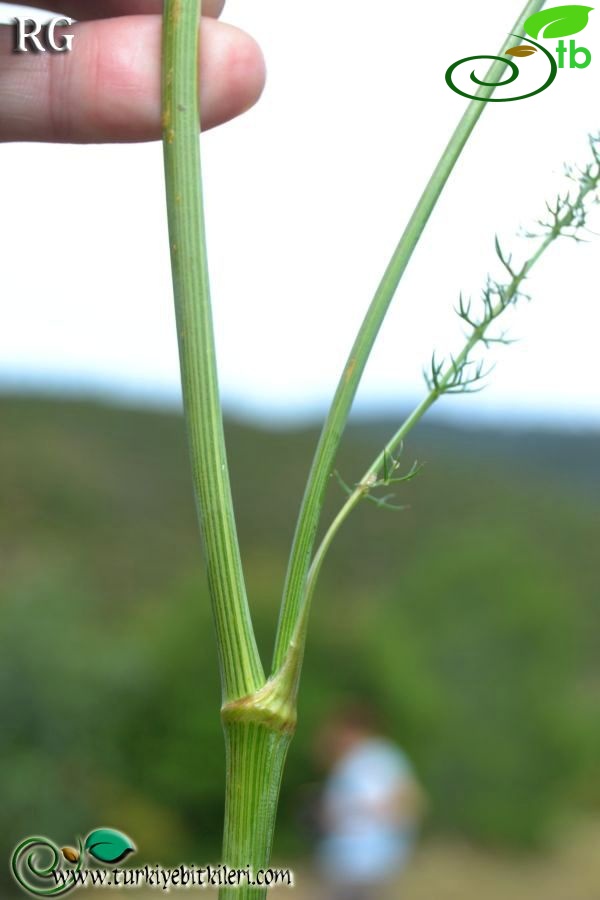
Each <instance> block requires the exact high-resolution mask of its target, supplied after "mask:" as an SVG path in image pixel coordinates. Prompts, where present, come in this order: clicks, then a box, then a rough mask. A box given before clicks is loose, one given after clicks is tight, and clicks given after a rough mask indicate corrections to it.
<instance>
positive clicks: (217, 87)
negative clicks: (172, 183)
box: [0, 0, 265, 143]
mask: <svg viewBox="0 0 600 900" xmlns="http://www.w3.org/2000/svg"><path fill="white" fill-rule="evenodd" d="M26 4H27V5H28V6H31V7H38V8H41V9H44V10H47V9H50V10H54V11H56V12H57V13H60V14H62V15H67V16H69V17H70V18H73V19H77V20H78V21H77V22H76V23H75V24H73V25H69V26H67V27H64V28H59V29H57V37H60V36H61V35H62V34H73V35H74V39H73V44H72V50H71V51H70V52H68V53H34V52H28V53H14V52H13V45H14V40H15V38H14V29H13V27H12V26H11V25H0V140H1V141H55V142H56V141H69V142H71V143H89V142H93V143H102V142H118V141H151V140H157V139H158V138H160V136H161V110H160V106H161V104H160V93H161V89H160V82H161V75H160V67H161V33H162V18H161V14H162V11H163V0H39V2H38V0H26ZM224 5H225V0H203V3H202V15H203V20H202V31H201V35H202V46H201V53H200V71H199V82H200V107H201V110H202V127H203V128H205V129H206V128H212V127H213V126H215V125H219V124H221V123H222V122H226V121H227V120H229V119H232V118H234V116H237V115H239V114H240V113H242V112H244V111H245V110H247V109H249V107H250V106H252V105H253V104H254V103H255V102H256V101H257V100H258V98H259V96H260V94H261V91H262V88H263V85H264V80H265V66H264V62H263V58H262V54H261V52H260V49H259V48H258V46H257V44H256V42H255V41H254V40H253V39H252V38H251V37H249V36H248V35H247V34H245V33H244V32H243V31H241V30H240V29H239V28H234V26H233V25H227V24H225V23H224V22H219V21H217V20H218V17H219V15H220V13H221V11H222V9H223V7H224ZM42 21H45V19H42Z"/></svg>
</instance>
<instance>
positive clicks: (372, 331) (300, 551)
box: [272, 0, 544, 672]
mask: <svg viewBox="0 0 600 900" xmlns="http://www.w3.org/2000/svg"><path fill="white" fill-rule="evenodd" d="M543 5H544V0H530V2H528V3H527V4H526V6H525V8H524V10H523V12H522V13H521V15H520V16H519V18H518V20H517V22H516V24H515V25H514V27H513V28H512V31H513V32H520V31H522V28H523V23H524V22H525V20H526V19H527V18H528V17H529V16H530V15H533V13H535V12H538V11H539V10H540V9H541V8H542V6H543ZM513 42H514V38H513V37H512V36H509V37H508V38H507V40H506V41H505V42H504V44H503V46H502V49H501V50H500V53H499V56H502V54H503V53H504V51H505V50H506V49H508V48H509V47H510V45H511V43H513ZM504 68H505V63H504V62H501V61H500V62H499V61H496V62H494V63H493V64H492V66H491V67H490V70H489V72H488V74H487V75H486V77H485V79H484V80H485V81H486V82H490V86H486V87H481V88H479V90H478V91H477V97H478V99H477V100H472V101H471V102H470V103H469V105H468V107H467V109H466V111H465V113H464V115H463V117H462V118H461V120H460V122H459V124H458V127H457V128H456V130H455V132H454V134H453V135H452V137H451V139H450V142H449V143H448V146H447V147H446V149H445V150H444V152H443V154H442V157H441V159H440V161H439V162H438V164H437V166H436V168H435V170H434V172H433V175H432V176H431V178H430V180H429V182H428V184H427V186H426V188H425V190H424V192H423V195H422V196H421V199H420V200H419V202H418V204H417V206H416V208H415V211H414V212H413V214H412V216H411V218H410V220H409V222H408V225H407V226H406V229H405V231H404V234H403V235H402V237H401V239H400V242H399V244H398V246H397V247H396V250H395V252H394V254H393V256H392V259H391V261H390V263H389V265H388V267H387V269H386V271H385V273H384V275H383V278H382V280H381V282H380V284H379V286H378V288H377V291H376V292H375V295H374V298H373V300H372V302H371V305H370V307H369V309H368V311H367V314H366V316H365V319H364V321H363V323H362V326H361V328H360V331H359V333H358V335H357V338H356V340H355V342H354V345H353V347H352V350H351V351H350V355H349V357H348V360H347V362H346V365H345V367H344V370H343V372H342V376H341V379H340V382H339V384H338V387H337V390H336V393H335V396H334V399H333V402H332V405H331V408H330V410H329V414H328V416H327V419H326V421H325V424H324V426H323V430H322V432H321V437H320V440H319V443H318V446H317V449H316V452H315V456H314V460H313V463H312V467H311V470H310V474H309V477H308V482H307V485H306V490H305V493H304V498H303V501H302V506H301V508H300V513H299V517H298V523H297V526H296V531H295V535H294V541H293V545H292V550H291V555H290V560H289V564H288V571H287V576H286V583H285V587H284V592H283V599H282V605H281V614H280V618H279V625H278V631H277V636H276V639H275V650H274V654H273V669H272V671H273V672H275V671H277V669H278V668H279V666H281V664H282V662H283V660H284V658H285V655H286V653H287V652H288V650H289V647H290V641H291V640H292V636H293V634H294V631H295V629H296V626H297V624H298V617H299V611H300V607H301V604H302V602H303V600H302V598H303V595H304V592H305V589H306V580H307V577H308V572H309V569H310V566H311V560H312V555H313V548H314V543H315V538H316V532H317V528H318V525H319V520H320V516H321V511H322V507H323V501H324V496H325V491H326V488H327V484H328V480H329V475H330V473H331V471H332V469H333V466H334V462H335V457H336V454H337V451H338V448H339V444H340V441H341V438H342V434H343V432H344V429H345V426H346V423H347V420H348V416H349V414H350V409H351V407H352V403H353V401H354V397H355V395H356V391H357V389H358V385H359V383H360V380H361V378H362V375H363V372H364V369H365V366H366V363H367V360H368V358H369V355H370V353H371V350H372V349H373V345H374V343H375V340H376V338H377V335H378V333H379V329H380V327H381V325H382V323H383V320H384V318H385V315H386V313H387V311H388V309H389V306H390V304H391V302H392V299H393V297H394V294H395V293H396V290H397V288H398V285H399V283H400V280H401V278H402V275H403V274H404V271H405V269H406V267H407V265H408V263H409V261H410V258H411V256H412V254H413V251H414V249H415V247H416V246H417V243H418V241H419V239H420V237H421V235H422V233H423V230H424V228H425V226H426V224H427V222H428V220H429V217H430V216H431V213H432V212H433V209H434V207H435V205H436V203H437V201H438V199H439V197H440V195H441V193H442V190H443V189H444V186H445V185H446V182H447V181H448V178H449V177H450V174H451V173H452V170H453V169H454V166H455V165H456V162H457V160H458V158H459V156H460V154H461V153H462V150H463V148H464V146H465V144H466V143H467V141H468V139H469V137H470V135H471V133H472V131H473V129H474V128H475V125H476V124H477V122H478V120H479V117H480V116H481V114H482V112H483V110H484V108H485V106H486V104H485V102H484V101H485V100H487V99H489V97H491V95H492V93H493V90H494V87H493V85H494V84H495V83H496V82H497V81H498V80H499V79H500V76H501V74H502V72H503V71H504Z"/></svg>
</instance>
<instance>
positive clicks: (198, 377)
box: [163, 0, 264, 701]
mask: <svg viewBox="0 0 600 900" xmlns="http://www.w3.org/2000/svg"><path fill="white" fill-rule="evenodd" d="M200 7H201V4H200V2H199V0H186V2H181V0H166V3H165V11H164V29H163V144H164V159H165V178H166V191H167V209H168V219H169V237H170V245H171V266H172V272H173V289H174V295H175V310H176V315H177V333H178V339H179V356H180V363H181V382H182V389H183V406H184V413H185V420H186V425H187V432H188V440H189V448H190V457H191V465H192V478H193V485H194V494H195V499H196V507H197V511H198V516H199V520H200V526H201V530H202V534H203V538H204V549H205V555H206V561H207V568H208V580H209V586H210V594H211V599H212V606H213V614H214V620H215V625H216V631H217V643H218V651H219V661H220V667H221V676H222V684H223V697H224V700H226V701H227V700H231V699H234V698H236V697H242V696H244V695H247V694H250V693H252V692H253V691H255V690H257V689H258V688H259V687H260V686H261V685H262V684H263V682H264V674H263V669H262V665H261V662H260V657H259V654H258V649H257V646H256V642H255V639H254V633H253V630H252V623H251V619H250V611H249V608H248V602H247V598H246V590H245V585H244V577H243V572H242V564H241V559H240V552H239V546H238V540H237V535H236V528H235V521H234V515H233V504H232V499H231V488H230V484H229V474H228V468H227V458H226V453H225V440H224V435H223V422H222V413H221V404H220V399H219V388H218V381H217V367H216V359H215V344H214V334H213V325H212V315H211V304H210V289H209V281H208V264H207V257H206V242H205V233H204V214H203V204H202V181H201V174H200V148H199V141H198V127H199V109H198V43H199V17H200Z"/></svg>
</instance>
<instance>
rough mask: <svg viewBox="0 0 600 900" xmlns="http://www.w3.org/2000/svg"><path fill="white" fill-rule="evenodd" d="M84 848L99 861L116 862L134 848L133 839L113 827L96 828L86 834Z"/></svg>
mask: <svg viewBox="0 0 600 900" xmlns="http://www.w3.org/2000/svg"><path fill="white" fill-rule="evenodd" d="M85 849H86V850H87V852H88V853H89V854H90V855H91V856H93V857H94V859H97V860H99V862H103V863H118V862H121V860H122V859H125V857H126V856H127V854H128V853H133V852H134V851H135V849H136V848H135V844H134V843H133V841H132V840H131V839H130V838H128V837H127V835H126V834H123V832H122V831H116V829H114V828H97V829H96V830H95V831H92V832H90V834H88V836H87V838H86V841H85Z"/></svg>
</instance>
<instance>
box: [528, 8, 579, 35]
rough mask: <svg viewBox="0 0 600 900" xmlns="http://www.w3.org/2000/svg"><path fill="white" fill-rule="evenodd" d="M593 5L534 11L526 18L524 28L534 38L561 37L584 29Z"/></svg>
mask: <svg viewBox="0 0 600 900" xmlns="http://www.w3.org/2000/svg"><path fill="white" fill-rule="evenodd" d="M593 8H594V7H593V6H572V5H569V6H554V7H552V9H543V10H542V11H541V12H538V13H534V15H533V16H529V18H528V19H527V20H526V22H525V25H524V28H525V31H526V33H527V34H530V35H531V37H532V38H537V37H545V38H561V37H567V35H569V34H577V32H578V31H583V29H584V28H585V26H586V25H587V23H588V18H589V14H590V13H591V12H592V10H593Z"/></svg>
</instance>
